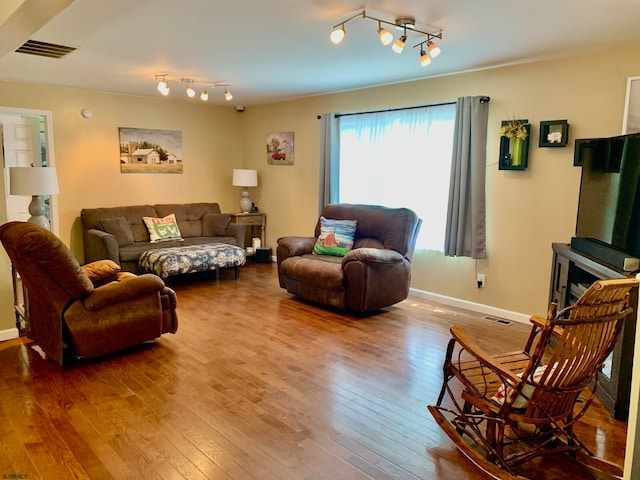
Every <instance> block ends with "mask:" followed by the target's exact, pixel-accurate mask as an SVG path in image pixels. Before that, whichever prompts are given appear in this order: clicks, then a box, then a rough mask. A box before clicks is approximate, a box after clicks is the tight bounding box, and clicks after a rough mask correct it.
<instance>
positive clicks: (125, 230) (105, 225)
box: [100, 217, 133, 247]
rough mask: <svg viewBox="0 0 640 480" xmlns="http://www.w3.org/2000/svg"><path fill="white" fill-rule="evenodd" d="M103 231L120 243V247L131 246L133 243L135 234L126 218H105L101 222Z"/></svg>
mask: <svg viewBox="0 0 640 480" xmlns="http://www.w3.org/2000/svg"><path fill="white" fill-rule="evenodd" d="M100 226H101V227H102V230H104V231H105V232H107V233H110V234H111V235H113V236H114V237H116V240H117V241H118V246H119V247H124V246H126V245H131V244H132V243H133V233H131V228H130V227H129V222H127V219H126V218H124V217H112V218H103V219H102V220H100Z"/></svg>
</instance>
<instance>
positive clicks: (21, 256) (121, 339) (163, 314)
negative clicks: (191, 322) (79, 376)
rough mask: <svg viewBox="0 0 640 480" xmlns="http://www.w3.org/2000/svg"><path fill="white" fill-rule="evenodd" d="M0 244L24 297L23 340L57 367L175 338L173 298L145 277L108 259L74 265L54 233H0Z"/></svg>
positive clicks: (23, 226)
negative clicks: (172, 335)
mask: <svg viewBox="0 0 640 480" xmlns="http://www.w3.org/2000/svg"><path fill="white" fill-rule="evenodd" d="M0 241H1V242H2V245H3V246H4V248H5V250H6V251H7V253H8V255H9V258H10V259H11V262H12V263H13V266H14V268H15V269H16V270H17V271H18V273H19V274H20V277H21V278H22V282H23V284H24V286H25V287H26V291H27V294H28V296H27V298H28V300H27V305H25V306H26V308H27V311H28V317H29V332H28V336H29V338H31V339H32V340H33V341H34V342H35V343H37V344H38V345H39V346H40V348H41V349H42V350H43V351H44V352H45V354H46V355H47V356H48V357H49V358H50V359H51V360H53V361H55V362H57V363H58V364H60V365H61V364H62V362H63V360H64V359H66V358H69V357H70V356H75V357H83V358H92V357H101V356H104V355H108V354H111V353H113V352H117V351H119V350H123V349H125V348H129V347H132V346H134V345H137V344H139V343H142V342H145V341H148V340H152V339H155V338H157V337H159V336H160V335H161V334H163V333H167V332H171V333H175V332H176V330H177V329H178V319H177V316H176V312H175V307H176V295H175V292H174V291H173V290H172V289H170V288H169V287H166V286H165V284H164V282H163V281H162V280H161V279H160V277H157V276H156V275H152V274H145V275H140V276H136V275H134V274H132V273H129V272H121V271H120V267H119V265H117V264H116V263H115V262H113V261H111V260H98V261H96V262H92V263H89V264H87V265H84V266H80V264H79V263H78V261H77V260H76V259H75V257H74V256H73V254H72V253H71V251H70V250H69V249H68V248H67V247H66V246H65V245H64V244H63V243H62V241H61V240H60V239H58V238H57V237H56V236H55V235H54V234H52V233H51V232H49V231H48V230H45V229H44V228H41V227H39V226H37V225H35V224H33V223H26V222H9V223H5V224H4V225H2V226H0Z"/></svg>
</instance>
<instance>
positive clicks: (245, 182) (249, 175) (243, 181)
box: [233, 168, 258, 213]
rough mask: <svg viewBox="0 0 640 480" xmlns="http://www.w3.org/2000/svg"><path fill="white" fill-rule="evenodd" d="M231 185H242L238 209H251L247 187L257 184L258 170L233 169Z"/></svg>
mask: <svg viewBox="0 0 640 480" xmlns="http://www.w3.org/2000/svg"><path fill="white" fill-rule="evenodd" d="M233 186H234V187H242V198H240V211H241V212H242V213H249V211H251V200H250V199H249V188H248V187H257V186H258V171H257V170H245V169H237V168H236V169H234V170H233Z"/></svg>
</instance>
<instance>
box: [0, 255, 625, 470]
mask: <svg viewBox="0 0 640 480" xmlns="http://www.w3.org/2000/svg"><path fill="white" fill-rule="evenodd" d="M172 286H173V288H174V289H175V290H176V292H177V294H178V314H179V321H180V326H179V329H178V332H177V334H175V335H163V336H162V337H161V338H160V339H158V340H157V341H155V342H151V343H147V344H144V345H141V346H140V347H137V348H134V349H132V350H129V351H127V352H122V353H120V354H118V355H114V356H111V357H109V358H104V359H101V360H99V361H81V362H78V363H74V364H71V365H69V366H66V367H64V368H59V367H58V366H57V365H55V364H54V363H53V362H51V361H48V360H46V359H43V358H42V357H41V356H40V354H39V353H38V352H37V351H36V350H35V349H33V348H32V347H33V345H31V344H30V342H29V341H28V340H26V339H19V340H14V341H9V342H4V343H0V478H29V479H30V480H35V479H45V480H49V479H54V480H55V479H71V478H76V479H82V478H91V479H117V480H124V479H145V480H146V479H172V480H175V479H189V480H193V479H215V480H218V479H220V480H222V479H227V480H228V479H235V480H244V479H257V480H286V479H308V480H320V479H332V480H336V479H345V480H347V479H348V480H360V479H380V480H384V479H408V480H416V479H439V480H462V479H482V478H485V477H484V476H483V474H481V473H480V472H479V470H477V469H476V468H475V466H473V465H472V464H470V463H469V462H468V461H467V460H466V459H465V458H464V457H463V456H462V455H461V454H460V453H459V452H458V451H457V450H456V449H455V447H454V446H453V444H452V443H451V442H450V440H449V439H448V438H447V437H445V435H444V434H443V433H442V432H441V431H440V430H439V428H438V427H437V426H436V424H435V422H434V421H433V419H432V418H431V416H430V414H429V413H428V412H427V411H426V409H425V406H426V405H427V404H430V403H435V401H436V398H437V395H438V392H439V389H440V386H441V381H442V379H441V376H442V375H441V364H442V359H443V356H444V351H445V348H446V344H447V341H448V338H449V334H448V328H449V326H450V325H451V324H459V325H463V326H465V327H466V328H468V330H470V331H471V332H472V333H473V334H474V335H475V336H476V337H477V338H478V339H479V340H480V342H481V344H482V345H483V346H484V347H485V348H486V349H488V350H489V351H497V350H508V349H515V348H520V347H521V346H522V345H523V342H524V339H525V338H526V336H527V334H528V331H529V328H528V327H527V326H526V325H522V324H517V323H514V324H511V325H500V324H496V323H494V322H491V321H489V320H486V319H483V318H482V316H481V315H477V314H474V313H472V312H465V311H462V310H456V309H454V308H451V307H445V306H441V305H436V304H433V303H429V302H427V301H425V300H423V299H422V298H421V297H420V296H419V295H412V296H411V297H410V298H409V299H408V300H406V301H404V302H401V303H400V304H398V305H396V306H394V307H391V308H388V309H386V310H384V311H382V312H381V313H379V314H377V315H372V316H368V317H356V316H352V315H346V314H343V313H340V312H335V311H331V310H327V309H325V308H322V307H319V306H316V305H312V304H309V303H305V302H303V301H300V300H298V299H296V298H294V297H292V296H291V295H289V294H288V293H286V291H284V290H282V289H280V288H279V286H278V281H277V274H276V267H275V265H264V264H253V263H249V264H248V265H246V266H244V267H242V269H241V272H240V278H239V279H238V280H235V279H234V276H233V272H232V271H224V272H222V273H221V275H220V277H219V278H218V279H216V278H215V277H214V276H204V277H203V276H200V277H198V276H196V277H188V278H186V279H180V281H175V282H174V283H173V285H172ZM531 313H537V314H541V315H544V314H545V312H531ZM579 431H580V432H581V433H582V434H583V440H584V441H585V443H587V444H588V445H589V446H591V447H592V448H593V449H594V450H595V451H596V452H597V454H598V455H600V456H601V457H603V458H605V459H607V460H610V461H614V462H616V463H619V464H622V463H623V457H624V445H625V436H626V424H625V423H624V422H620V421H615V420H613V419H612V418H611V417H610V416H609V414H608V412H607V411H606V409H604V407H602V405H600V404H599V403H598V404H596V405H595V406H594V407H592V408H591V410H590V413H589V415H587V417H586V418H584V419H583V421H582V423H581V425H580V428H579ZM525 470H526V469H525ZM528 474H530V475H532V476H533V477H534V478H536V479H541V480H551V479H563V480H571V479H578V478H580V479H582V478H588V477H585V473H584V472H583V471H581V470H579V469H576V468H575V467H574V466H572V465H569V466H567V465H566V464H565V463H564V459H563V458H561V459H557V460H554V459H547V460H545V461H544V462H543V463H542V464H539V465H536V466H535V467H534V470H533V471H529V472H528ZM12 475H14V476H12Z"/></svg>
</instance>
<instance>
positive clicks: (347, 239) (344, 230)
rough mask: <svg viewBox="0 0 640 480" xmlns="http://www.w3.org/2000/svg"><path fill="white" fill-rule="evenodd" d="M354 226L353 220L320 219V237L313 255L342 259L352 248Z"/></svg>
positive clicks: (354, 232)
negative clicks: (332, 256)
mask: <svg viewBox="0 0 640 480" xmlns="http://www.w3.org/2000/svg"><path fill="white" fill-rule="evenodd" d="M356 224H357V222H356V221H355V220H333V219H329V218H325V217H320V235H318V240H317V241H316V244H315V246H314V247H313V253H317V254H319V255H334V256H336V257H344V256H345V255H346V254H347V253H349V251H350V250H351V249H352V248H353V239H354V237H355V234H356Z"/></svg>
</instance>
